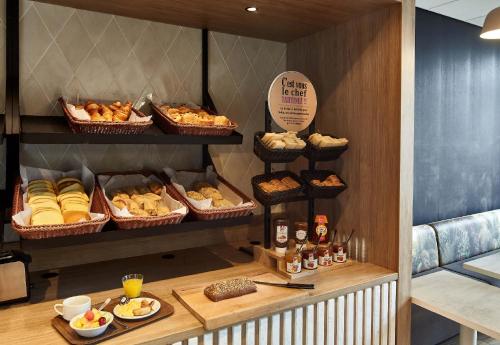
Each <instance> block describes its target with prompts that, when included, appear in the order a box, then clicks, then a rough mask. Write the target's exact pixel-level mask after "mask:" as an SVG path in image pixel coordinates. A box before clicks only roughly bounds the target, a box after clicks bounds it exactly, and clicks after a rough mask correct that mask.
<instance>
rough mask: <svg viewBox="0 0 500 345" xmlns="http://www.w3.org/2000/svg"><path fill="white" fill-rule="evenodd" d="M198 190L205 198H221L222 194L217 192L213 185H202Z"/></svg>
mask: <svg viewBox="0 0 500 345" xmlns="http://www.w3.org/2000/svg"><path fill="white" fill-rule="evenodd" d="M198 192H199V193H200V194H201V195H203V196H204V197H205V198H206V199H215V200H220V199H223V197H222V194H221V193H220V192H219V190H218V189H217V188H214V187H203V188H201V189H200V190H199V191H198Z"/></svg>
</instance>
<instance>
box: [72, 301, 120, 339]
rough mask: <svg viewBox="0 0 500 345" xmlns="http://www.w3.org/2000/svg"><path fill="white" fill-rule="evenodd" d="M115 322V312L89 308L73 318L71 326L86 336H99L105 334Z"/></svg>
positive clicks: (79, 333)
mask: <svg viewBox="0 0 500 345" xmlns="http://www.w3.org/2000/svg"><path fill="white" fill-rule="evenodd" d="M111 322H113V314H112V313H108V312H107V311H99V310H97V309H95V308H92V310H87V311H86V312H85V313H83V314H79V315H77V316H75V317H74V318H72V319H71V321H70V322H69V326H70V327H71V328H72V329H73V330H74V331H75V332H76V333H78V335H80V336H82V337H84V338H92V337H97V336H98V335H101V334H103V333H104V332H105V331H106V329H107V328H108V326H109V325H110V324H111Z"/></svg>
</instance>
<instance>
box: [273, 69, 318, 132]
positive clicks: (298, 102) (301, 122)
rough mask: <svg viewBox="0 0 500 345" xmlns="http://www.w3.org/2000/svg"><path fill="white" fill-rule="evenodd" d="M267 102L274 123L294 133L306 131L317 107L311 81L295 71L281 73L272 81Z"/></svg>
mask: <svg viewBox="0 0 500 345" xmlns="http://www.w3.org/2000/svg"><path fill="white" fill-rule="evenodd" d="M267 101H268V107H269V112H270V113H271V116H272V118H273V120H274V122H276V124H277V125H278V126H280V127H281V128H283V129H285V130H287V131H294V132H299V131H301V130H303V129H306V128H307V127H308V126H309V125H310V124H311V122H312V120H313V119H314V116H315V115H316V109H317V106H318V100H317V99H316V91H315V90H314V86H313V85H312V83H311V81H310V80H309V79H308V78H307V77H306V76H305V75H303V74H302V73H300V72H296V71H288V72H283V73H281V74H280V75H278V76H277V77H276V78H275V79H274V81H273V82H272V84H271V87H270V88H269V92H268V94H267Z"/></svg>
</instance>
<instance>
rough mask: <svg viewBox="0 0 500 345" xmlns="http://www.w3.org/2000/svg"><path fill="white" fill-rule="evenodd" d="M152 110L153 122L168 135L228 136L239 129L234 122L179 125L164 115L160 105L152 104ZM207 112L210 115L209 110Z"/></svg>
mask: <svg viewBox="0 0 500 345" xmlns="http://www.w3.org/2000/svg"><path fill="white" fill-rule="evenodd" d="M151 109H153V121H154V122H155V124H156V125H157V126H158V127H160V128H161V129H162V130H163V131H164V132H166V133H172V134H179V135H212V136H228V135H231V134H232V133H233V131H234V130H235V129H236V128H237V127H238V124H237V123H236V122H233V121H231V124H230V125H228V126H196V125H190V124H186V123H177V122H174V121H172V120H171V119H170V118H169V117H168V116H167V115H166V114H164V113H163V111H161V109H160V107H159V106H158V105H156V104H154V103H151ZM207 112H208V113H210V111H208V110H207Z"/></svg>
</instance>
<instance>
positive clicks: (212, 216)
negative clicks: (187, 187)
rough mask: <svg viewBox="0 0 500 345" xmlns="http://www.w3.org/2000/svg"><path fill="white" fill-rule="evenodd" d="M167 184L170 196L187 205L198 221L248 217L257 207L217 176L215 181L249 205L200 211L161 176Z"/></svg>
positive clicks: (166, 177) (167, 179)
mask: <svg viewBox="0 0 500 345" xmlns="http://www.w3.org/2000/svg"><path fill="white" fill-rule="evenodd" d="M162 176H163V177H164V178H165V179H166V181H168V184H167V190H168V191H169V193H170V194H171V195H175V198H176V199H180V200H182V201H183V202H184V203H185V204H187V205H188V207H189V211H190V213H191V215H192V216H193V217H194V218H195V219H198V220H218V219H227V218H237V217H245V216H249V215H250V214H251V213H252V211H253V210H254V209H255V208H256V207H257V205H255V202H254V201H253V200H252V199H250V198H249V197H248V196H246V195H245V194H243V193H242V192H241V191H239V190H238V189H237V188H236V187H234V186H233V185H232V184H230V183H229V182H228V181H227V180H226V179H224V178H223V177H222V176H220V175H218V174H217V179H218V180H219V182H220V183H223V184H225V185H226V186H227V187H228V188H229V189H231V190H232V191H233V192H234V193H236V194H237V195H238V196H239V197H240V198H242V199H243V203H251V205H248V206H238V207H231V208H223V209H217V208H215V209H208V210H201V209H199V208H196V207H194V206H193V205H192V204H191V203H190V202H189V201H188V200H187V199H186V198H185V197H184V196H183V195H182V194H181V193H180V192H179V191H177V189H176V188H175V187H174V186H173V185H172V184H171V183H170V179H169V178H168V176H166V175H162Z"/></svg>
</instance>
